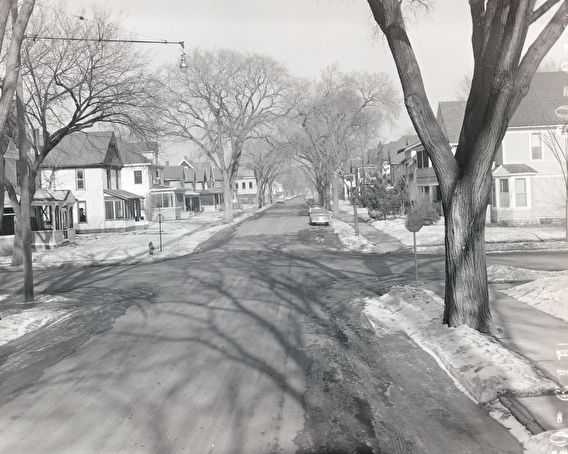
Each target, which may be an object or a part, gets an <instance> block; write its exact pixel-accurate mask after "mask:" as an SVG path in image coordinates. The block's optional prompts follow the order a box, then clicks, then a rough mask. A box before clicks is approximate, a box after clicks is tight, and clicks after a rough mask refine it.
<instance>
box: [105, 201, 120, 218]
mask: <svg viewBox="0 0 568 454" xmlns="http://www.w3.org/2000/svg"><path fill="white" fill-rule="evenodd" d="M105 216H106V219H107V220H112V219H124V201H123V200H107V201H105Z"/></svg>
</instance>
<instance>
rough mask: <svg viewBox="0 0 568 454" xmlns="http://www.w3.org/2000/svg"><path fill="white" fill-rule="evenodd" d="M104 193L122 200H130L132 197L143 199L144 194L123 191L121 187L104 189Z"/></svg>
mask: <svg viewBox="0 0 568 454" xmlns="http://www.w3.org/2000/svg"><path fill="white" fill-rule="evenodd" d="M103 192H104V194H105V195H110V196H111V197H116V198H117V199H122V200H132V199H143V198H144V196H141V195H138V194H133V193H132V192H128V191H123V190H122V189H104V190H103Z"/></svg>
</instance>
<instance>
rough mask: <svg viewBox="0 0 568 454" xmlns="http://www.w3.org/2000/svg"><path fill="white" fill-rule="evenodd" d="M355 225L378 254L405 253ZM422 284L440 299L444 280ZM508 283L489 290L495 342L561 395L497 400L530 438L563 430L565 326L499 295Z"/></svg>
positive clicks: (567, 362)
mask: <svg viewBox="0 0 568 454" xmlns="http://www.w3.org/2000/svg"><path fill="white" fill-rule="evenodd" d="M341 220H343V221H344V222H347V223H349V224H350V225H352V226H353V225H354V218H353V216H352V215H351V214H347V213H341ZM358 224H359V231H360V234H361V235H362V236H364V237H366V238H367V239H368V240H369V241H370V242H371V243H373V244H375V245H376V246H379V247H380V248H381V251H385V252H387V253H396V252H400V251H404V250H408V249H409V248H408V247H407V246H405V245H403V244H401V243H400V242H398V241H397V240H396V239H394V238H392V237H390V236H389V235H387V234H385V233H383V232H381V231H379V230H377V229H375V228H373V227H372V226H370V225H369V224H367V223H366V222H365V221H364V220H362V219H359V222H358ZM410 249H412V248H410ZM423 285H424V287H426V288H428V289H430V290H433V291H434V292H436V293H437V294H438V295H440V296H441V297H442V298H443V297H444V282H442V281H440V282H429V283H428V284H423ZM514 285H515V284H490V286H489V292H490V295H489V297H490V304H491V312H492V314H493V319H494V321H495V324H496V325H497V327H498V328H499V329H500V330H501V333H500V334H499V335H498V339H499V340H500V341H501V343H502V344H503V345H504V346H505V347H507V348H508V349H510V350H512V351H515V352H516V353H519V354H520V355H522V356H524V357H526V358H528V359H529V360H531V361H533V362H534V363H535V364H536V365H537V366H538V367H539V368H540V369H541V370H542V371H543V372H544V374H545V375H547V376H549V377H550V378H551V379H552V380H554V381H556V382H557V383H559V384H560V385H561V387H563V389H566V390H567V391H566V394H565V395H564V394H562V393H559V395H558V396H557V395H556V394H553V395H545V396H530V397H521V396H505V397H502V398H501V402H502V403H503V404H504V405H505V406H506V407H507V408H509V410H510V411H511V412H512V413H513V415H514V416H515V417H516V418H517V419H518V420H519V421H520V422H521V423H522V424H523V425H525V427H527V429H529V430H530V431H531V432H532V433H533V434H538V433H540V432H543V431H552V430H560V429H565V428H566V426H567V424H568V324H567V323H565V322H563V321H562V320H560V319H557V318H555V317H552V316H550V315H548V314H546V313H544V312H542V311H539V310H537V309H535V308H533V307H532V306H530V305H528V304H524V303H521V302H520V301H518V300H516V299H514V298H511V297H509V296H508V295H506V294H505V293H502V290H505V289H507V288H510V287H512V286H514ZM561 387H559V389H562V388H561ZM564 398H565V399H566V400H564Z"/></svg>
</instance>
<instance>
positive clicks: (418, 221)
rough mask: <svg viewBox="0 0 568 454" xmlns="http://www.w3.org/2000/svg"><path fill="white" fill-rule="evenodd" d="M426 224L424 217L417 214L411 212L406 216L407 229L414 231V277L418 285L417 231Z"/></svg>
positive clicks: (405, 224)
mask: <svg viewBox="0 0 568 454" xmlns="http://www.w3.org/2000/svg"><path fill="white" fill-rule="evenodd" d="M423 225H424V219H422V217H420V216H419V215H417V214H409V215H408V216H407V217H406V222H405V223H404V226H405V227H406V230H408V231H409V232H412V236H413V239H414V277H415V280H416V286H417V287H418V261H417V259H416V232H418V231H419V230H420V229H421V228H422V226H423Z"/></svg>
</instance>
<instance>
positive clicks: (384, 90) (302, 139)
mask: <svg viewBox="0 0 568 454" xmlns="http://www.w3.org/2000/svg"><path fill="white" fill-rule="evenodd" d="M311 93H312V94H311V96H309V97H308V98H307V99H306V101H305V102H304V103H303V105H302V106H301V107H300V108H299V114H298V116H299V118H300V119H301V128H299V131H301V132H298V133H297V134H296V137H295V140H296V147H297V150H298V154H297V159H298V160H299V161H300V162H301V163H302V164H303V167H304V168H305V169H306V170H307V171H308V173H311V174H312V175H311V180H312V181H313V182H314V183H315V185H316V190H317V191H318V193H319V197H320V202H321V203H322V205H324V206H326V207H329V202H328V190H329V187H330V185H331V186H332V187H333V198H334V203H333V214H334V217H338V216H339V211H338V200H339V199H338V192H339V181H340V178H341V176H342V175H343V173H344V172H345V170H346V168H347V163H348V161H349V160H350V159H351V158H352V157H353V156H355V155H359V156H362V155H363V154H365V153H366V149H367V147H368V145H369V143H371V142H372V141H373V140H374V141H378V135H379V129H380V127H381V126H383V125H384V124H386V123H387V121H389V120H392V118H393V117H395V115H396V112H397V95H396V92H395V90H394V87H393V85H392V83H391V82H390V80H389V79H388V77H387V76H386V75H384V74H368V73H351V74H344V73H342V72H341V71H339V70H338V69H337V67H330V68H328V69H326V70H325V71H323V72H322V77H321V80H320V81H319V82H318V83H316V84H314V85H313V86H312V89H311Z"/></svg>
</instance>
